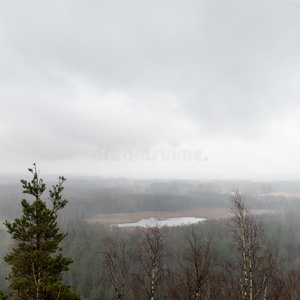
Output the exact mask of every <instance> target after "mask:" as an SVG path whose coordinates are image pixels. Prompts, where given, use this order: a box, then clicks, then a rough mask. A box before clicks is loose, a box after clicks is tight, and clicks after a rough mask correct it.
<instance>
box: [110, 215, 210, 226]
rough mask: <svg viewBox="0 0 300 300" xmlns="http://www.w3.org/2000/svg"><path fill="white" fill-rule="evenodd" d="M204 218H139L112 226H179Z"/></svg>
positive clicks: (200, 220) (201, 220) (203, 219)
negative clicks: (133, 221)
mask: <svg viewBox="0 0 300 300" xmlns="http://www.w3.org/2000/svg"><path fill="white" fill-rule="evenodd" d="M205 220H206V219H205V218H195V217H179V218H168V219H156V218H149V219H141V220H140V221H138V222H135V223H122V224H114V225H113V226H118V227H155V226H168V227H171V226H181V225H189V224H195V223H199V222H203V221H205Z"/></svg>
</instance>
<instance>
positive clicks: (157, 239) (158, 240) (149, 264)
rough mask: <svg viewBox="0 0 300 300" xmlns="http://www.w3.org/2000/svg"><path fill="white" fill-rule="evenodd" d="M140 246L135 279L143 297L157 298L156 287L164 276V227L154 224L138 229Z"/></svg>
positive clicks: (160, 283) (165, 244) (151, 299)
mask: <svg viewBox="0 0 300 300" xmlns="http://www.w3.org/2000/svg"><path fill="white" fill-rule="evenodd" d="M140 234H141V236H140V238H141V248H140V253H139V255H138V268H137V270H136V273H135V279H136V280H137V281H138V283H139V286H140V287H141V294H142V297H143V299H149V300H154V299H157V298H158V296H157V294H158V289H159V287H160V286H163V284H164V282H165V276H166V246H167V242H166V236H165V228H161V227H159V226H158V224H156V226H155V227H147V228H144V229H141V230H140Z"/></svg>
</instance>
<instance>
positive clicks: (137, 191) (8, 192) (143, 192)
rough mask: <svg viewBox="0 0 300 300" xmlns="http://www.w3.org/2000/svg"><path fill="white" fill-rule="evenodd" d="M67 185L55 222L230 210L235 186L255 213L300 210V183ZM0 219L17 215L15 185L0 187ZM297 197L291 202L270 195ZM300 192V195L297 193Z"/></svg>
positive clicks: (84, 182)
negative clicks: (65, 203)
mask: <svg viewBox="0 0 300 300" xmlns="http://www.w3.org/2000/svg"><path fill="white" fill-rule="evenodd" d="M70 181H71V182H69V181H67V182H66V188H65V191H64V196H65V197H66V198H67V199H68V201H69V203H68V206H67V207H66V208H65V209H64V210H63V211H62V212H61V213H60V215H59V220H60V221H61V222H66V221H68V220H84V219H87V218H90V217H92V216H93V215H96V214H103V213H129V212H142V211H153V212H159V211H182V210H187V209H192V208H198V207H218V208H228V198H229V197H230V193H231V191H232V189H233V187H237V186H238V187H239V189H240V190H241V191H242V192H243V194H244V195H246V197H247V205H248V207H249V208H253V209H267V210H285V211H286V210H291V211H292V210H295V209H300V182H251V181H212V182H198V181H184V180H182V181H153V180H126V179H98V180H95V179H94V180H92V179H85V180H84V179H80V180H70ZM0 191H1V193H0V205H1V210H0V220H1V219H2V220H4V219H8V220H12V219H14V218H18V217H20V215H21V209H20V199H22V197H24V195H23V194H22V190H21V187H20V185H19V184H17V183H2V184H0ZM273 192H287V193H295V196H293V197H285V196H284V195H278V196H276V195H269V194H268V193H273ZM298 193H299V194H298ZM44 200H47V199H44Z"/></svg>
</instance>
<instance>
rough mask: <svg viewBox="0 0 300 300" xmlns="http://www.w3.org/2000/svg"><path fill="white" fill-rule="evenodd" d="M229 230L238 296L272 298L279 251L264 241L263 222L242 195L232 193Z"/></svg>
mask: <svg viewBox="0 0 300 300" xmlns="http://www.w3.org/2000/svg"><path fill="white" fill-rule="evenodd" d="M231 203H232V208H231V213H232V214H233V216H232V218H231V220H230V233H231V236H232V239H233V244H234V247H235V250H236V256H237V264H236V265H235V266H233V269H234V270H235V274H236V275H237V281H238V282H237V285H238V298H239V299H242V300H258V299H263V300H265V299H270V298H268V295H269V294H270V290H269V289H270V286H271V284H272V280H273V279H274V278H275V276H276V273H277V250H276V248H275V247H273V246H272V245H271V244H270V243H268V242H266V241H265V236H264V229H263V224H262V223H261V221H260V220H259V219H258V218H257V217H255V216H253V215H252V214H251V213H250V212H249V211H248V209H247V208H246V207H245V203H244V199H243V196H242V194H241V193H240V192H239V191H238V190H235V191H234V193H233V195H232V196H231Z"/></svg>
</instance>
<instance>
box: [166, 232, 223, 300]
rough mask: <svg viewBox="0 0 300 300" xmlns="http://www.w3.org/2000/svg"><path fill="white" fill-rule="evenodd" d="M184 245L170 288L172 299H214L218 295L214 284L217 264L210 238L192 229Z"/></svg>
mask: <svg viewBox="0 0 300 300" xmlns="http://www.w3.org/2000/svg"><path fill="white" fill-rule="evenodd" d="M185 243H186V248H185V250H184V254H183V256H182V257H181V258H179V268H178V270H176V274H174V278H173V282H172V285H171V287H170V294H171V297H172V299H178V300H179V299H188V300H203V299H215V296H216V294H217V293H218V291H217V290H218V289H217V285H216V284H215V283H216V281H217V274H216V272H215V269H216V265H217V262H216V255H214V254H213V253H212V238H211V237H210V236H208V237H207V236H205V235H204V234H203V233H201V232H198V231H196V230H195V228H194V227H192V229H191V231H190V232H189V234H188V235H187V236H186V239H185ZM217 284H218V285H219V283H217Z"/></svg>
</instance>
